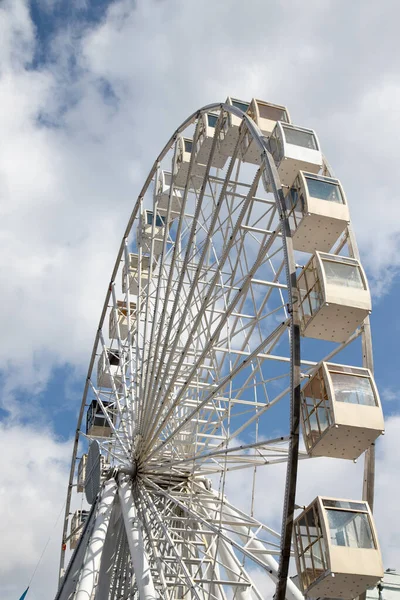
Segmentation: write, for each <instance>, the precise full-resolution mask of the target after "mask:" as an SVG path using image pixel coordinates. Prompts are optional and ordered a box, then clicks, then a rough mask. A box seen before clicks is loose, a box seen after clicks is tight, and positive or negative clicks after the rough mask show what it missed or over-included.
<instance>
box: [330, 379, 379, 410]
mask: <svg viewBox="0 0 400 600" xmlns="http://www.w3.org/2000/svg"><path fill="white" fill-rule="evenodd" d="M330 376H331V378H332V384H333V390H334V394H335V400H336V402H347V403H348V404H361V405H363V406H377V404H376V398H375V394H374V391H373V389H372V385H371V380H370V378H369V377H357V376H356V375H349V374H346V373H332V372H331V373H330Z"/></svg>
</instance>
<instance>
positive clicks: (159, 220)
mask: <svg viewBox="0 0 400 600" xmlns="http://www.w3.org/2000/svg"><path fill="white" fill-rule="evenodd" d="M146 221H147V225H153V222H154V213H153V212H151V211H149V210H147V211H146ZM164 225H165V217H163V216H161V215H157V216H156V227H163V226H164Z"/></svg>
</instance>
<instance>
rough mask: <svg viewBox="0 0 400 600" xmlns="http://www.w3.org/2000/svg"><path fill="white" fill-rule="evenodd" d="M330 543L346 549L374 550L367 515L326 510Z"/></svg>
mask: <svg viewBox="0 0 400 600" xmlns="http://www.w3.org/2000/svg"><path fill="white" fill-rule="evenodd" d="M326 514H327V517H328V523H329V533H330V542H331V544H332V545H333V546H346V547H348V548H375V544H374V538H373V535H372V530H371V524H370V521H369V515H368V514H367V513H360V512H351V511H347V510H335V509H331V508H327V509H326Z"/></svg>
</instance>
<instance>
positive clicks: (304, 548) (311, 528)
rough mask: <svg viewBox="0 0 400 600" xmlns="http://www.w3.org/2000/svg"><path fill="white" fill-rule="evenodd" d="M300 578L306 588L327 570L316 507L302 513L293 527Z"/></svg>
mask: <svg viewBox="0 0 400 600" xmlns="http://www.w3.org/2000/svg"><path fill="white" fill-rule="evenodd" d="M295 535H296V545H297V547H298V551H299V562H300V576H301V578H302V580H303V585H304V587H308V586H309V585H311V583H313V581H315V580H316V579H317V578H318V577H319V576H320V575H322V574H323V573H324V572H325V571H326V569H327V559H326V548H325V542H324V538H323V533H322V528H321V523H320V519H319V515H318V511H317V507H316V506H312V507H310V508H309V510H307V512H306V513H304V515H303V517H302V518H301V519H300V520H299V521H298V522H297V523H296V527H295Z"/></svg>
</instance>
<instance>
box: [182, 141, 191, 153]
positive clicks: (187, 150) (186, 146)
mask: <svg viewBox="0 0 400 600" xmlns="http://www.w3.org/2000/svg"><path fill="white" fill-rule="evenodd" d="M184 142H185V152H191V151H192V147H193V142H192V140H184Z"/></svg>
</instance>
